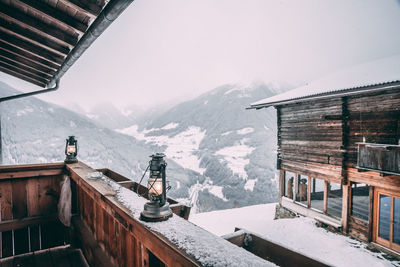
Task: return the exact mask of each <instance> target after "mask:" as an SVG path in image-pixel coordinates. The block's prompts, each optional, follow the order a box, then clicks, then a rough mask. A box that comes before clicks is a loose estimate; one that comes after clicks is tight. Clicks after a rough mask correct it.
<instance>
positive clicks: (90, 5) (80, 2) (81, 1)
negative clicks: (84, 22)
mask: <svg viewBox="0 0 400 267" xmlns="http://www.w3.org/2000/svg"><path fill="white" fill-rule="evenodd" d="M68 2H71V3H72V4H74V5H76V6H78V7H80V8H81V9H83V10H84V11H86V12H88V13H90V14H92V15H95V16H97V15H99V14H100V12H101V10H102V9H103V7H104V4H105V1H104V0H101V1H97V2H99V4H96V3H94V2H93V1H86V0H68Z"/></svg>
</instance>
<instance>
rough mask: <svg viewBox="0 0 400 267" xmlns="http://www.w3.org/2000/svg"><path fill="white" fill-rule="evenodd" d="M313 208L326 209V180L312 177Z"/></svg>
mask: <svg viewBox="0 0 400 267" xmlns="http://www.w3.org/2000/svg"><path fill="white" fill-rule="evenodd" d="M310 195H311V208H313V209H316V210H318V211H321V212H323V211H324V180H321V179H316V178H312V179H311V194H310Z"/></svg>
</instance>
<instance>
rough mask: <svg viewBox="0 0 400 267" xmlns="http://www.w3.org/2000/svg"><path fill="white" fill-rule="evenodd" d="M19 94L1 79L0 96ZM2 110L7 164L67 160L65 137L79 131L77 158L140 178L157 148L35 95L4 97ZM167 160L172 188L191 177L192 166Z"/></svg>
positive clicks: (132, 177) (4, 157)
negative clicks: (13, 97) (184, 165)
mask: <svg viewBox="0 0 400 267" xmlns="http://www.w3.org/2000/svg"><path fill="white" fill-rule="evenodd" d="M17 93H18V91H16V90H15V89H13V88H11V87H9V86H8V85H6V84H4V83H1V82H0V95H1V96H6V95H13V94H17ZM0 110H1V130H2V142H3V164H28V163H29V164H30V163H44V162H57V161H63V160H64V158H65V155H64V148H65V139H66V138H67V137H68V136H69V135H75V136H76V137H77V139H78V145H79V150H78V159H79V160H82V161H83V162H84V163H86V164H88V165H90V166H91V167H93V168H110V169H112V170H115V171H117V172H120V173H121V174H124V175H126V176H127V177H130V178H131V179H133V180H139V178H140V177H141V176H142V174H143V172H144V170H145V169H146V167H147V164H148V161H149V155H151V154H152V153H153V152H157V151H152V150H150V149H149V148H147V147H145V146H143V144H142V143H139V142H138V141H137V140H135V139H134V138H132V137H129V136H126V135H123V134H120V133H117V132H115V131H113V130H110V129H108V128H105V127H101V126H99V125H98V124H96V123H94V122H93V121H91V120H90V119H89V118H86V117H85V116H82V115H79V114H76V113H74V112H72V111H69V110H67V109H64V108H62V107H59V106H57V105H53V104H49V103H46V102H44V101H41V100H39V99H37V98H34V97H27V98H21V99H18V100H13V101H8V102H3V103H1V104H0ZM167 162H168V173H169V174H170V176H171V179H170V180H171V184H172V186H173V187H174V188H177V184H178V183H179V184H182V183H183V182H186V181H189V180H191V179H192V178H191V177H192V174H191V173H192V172H191V171H190V170H184V169H183V168H182V167H180V166H179V165H178V164H176V163H175V162H173V161H172V160H170V159H167ZM189 177H190V179H189ZM195 177H197V176H196V175H195ZM145 181H146V180H145ZM143 183H144V182H143ZM189 184H190V183H189ZM172 192H176V193H175V195H176V196H179V197H183V198H184V197H188V194H187V193H186V195H185V192H183V193H179V192H180V191H179V190H172Z"/></svg>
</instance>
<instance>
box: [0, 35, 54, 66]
mask: <svg viewBox="0 0 400 267" xmlns="http://www.w3.org/2000/svg"><path fill="white" fill-rule="evenodd" d="M0 49H1V50H4V51H7V52H8V53H11V54H14V55H16V56H20V57H23V58H25V59H27V60H30V61H32V62H34V63H36V64H40V65H42V66H43V67H46V68H49V69H52V70H54V71H56V70H57V69H58V68H59V67H60V64H55V63H53V62H51V61H49V60H47V59H44V58H42V57H38V56H36V55H34V54H31V53H29V52H26V51H25V50H23V49H21V48H19V47H15V46H13V45H10V44H8V43H6V42H3V41H2V40H0Z"/></svg>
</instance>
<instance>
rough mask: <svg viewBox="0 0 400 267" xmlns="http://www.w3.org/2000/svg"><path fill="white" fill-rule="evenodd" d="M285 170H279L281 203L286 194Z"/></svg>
mask: <svg viewBox="0 0 400 267" xmlns="http://www.w3.org/2000/svg"><path fill="white" fill-rule="evenodd" d="M285 186H286V185H285V170H282V169H281V170H279V203H280V204H281V202H282V197H283V196H284V195H285Z"/></svg>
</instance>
